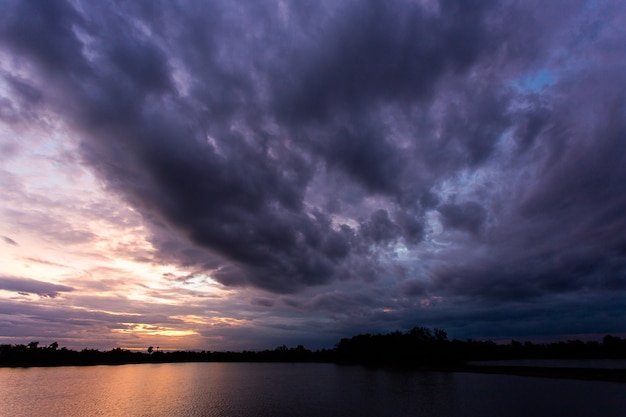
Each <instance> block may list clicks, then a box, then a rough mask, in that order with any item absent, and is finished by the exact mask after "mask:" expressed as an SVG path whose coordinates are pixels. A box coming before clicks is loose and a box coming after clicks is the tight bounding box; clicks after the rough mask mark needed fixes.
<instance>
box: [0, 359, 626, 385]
mask: <svg viewBox="0 0 626 417" xmlns="http://www.w3.org/2000/svg"><path fill="white" fill-rule="evenodd" d="M163 363H275V364H278V363H328V364H335V365H341V366H368V367H372V366H371V365H366V364H357V363H354V364H341V363H337V362H311V361H309V362H306V361H158V362H157V361H154V362H130V361H129V362H119V363H111V362H109V363H97V362H94V363H64V364H54V363H50V364H44V363H38V364H10V365H8V364H1V365H0V368H57V367H64V366H80V367H83V366H119V365H141V364H163ZM374 368H387V369H390V370H396V371H417V372H460V373H475V374H491V375H511V376H525V377H534V378H554V379H572V380H581V381H601V382H617V383H626V369H606V368H559V367H540V366H507V365H491V366H485V365H462V366H452V367H447V366H441V367H437V366H434V367H430V366H426V367H420V366H418V367H415V366H407V367H398V366H391V367H386V366H374Z"/></svg>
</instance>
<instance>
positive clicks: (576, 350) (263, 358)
mask: <svg viewBox="0 0 626 417" xmlns="http://www.w3.org/2000/svg"><path fill="white" fill-rule="evenodd" d="M506 359H626V339H622V338H620V337H617V336H611V335H607V336H605V337H604V338H603V339H602V341H588V342H583V341H580V340H570V341H565V342H556V343H549V344H536V343H532V342H523V343H522V342H519V341H515V340H512V341H511V343H509V344H496V343H494V342H493V341H489V340H487V341H475V340H472V339H467V340H465V341H461V340H457V339H453V340H449V339H448V336H447V333H446V332H445V331H444V330H442V329H432V330H431V329H429V328H426V327H415V328H413V329H411V330H409V331H407V332H400V331H395V332H391V333H386V334H369V333H367V334H359V335H356V336H353V337H350V338H343V339H341V340H340V341H339V342H338V343H337V344H336V345H335V346H334V347H333V348H332V349H320V350H315V351H312V350H309V349H306V348H305V347H304V346H302V345H298V346H297V347H291V348H290V347H287V346H285V345H283V346H279V347H277V348H275V349H272V350H262V351H246V350H244V351H241V352H231V351H223V352H220V351H204V350H203V351H173V352H167V351H165V352H164V351H160V350H159V348H157V349H156V350H155V349H154V348H153V347H152V346H150V347H149V348H147V349H146V351H145V352H137V351H130V350H127V349H122V348H119V347H118V348H115V349H112V350H109V351H99V350H96V349H83V350H81V351H75V350H70V349H67V348H65V347H62V348H59V345H58V343H56V342H54V343H51V344H50V345H48V346H40V345H39V342H30V343H28V344H25V345H24V344H18V345H11V344H3V345H0V366H58V365H97V364H103V365H104V364H131V363H165V362H328V363H340V364H363V365H374V366H377V365H382V366H385V365H389V366H398V367H421V368H437V369H445V368H459V367H463V366H464V365H465V364H466V363H467V362H469V361H479V360H506Z"/></svg>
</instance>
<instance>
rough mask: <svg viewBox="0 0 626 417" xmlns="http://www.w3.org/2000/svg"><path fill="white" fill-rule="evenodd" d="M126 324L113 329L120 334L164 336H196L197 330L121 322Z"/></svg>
mask: <svg viewBox="0 0 626 417" xmlns="http://www.w3.org/2000/svg"><path fill="white" fill-rule="evenodd" d="M122 324H123V325H125V326H128V327H127V328H125V329H113V331H114V332H116V333H122V334H134V335H136V334H140V335H146V336H165V337H181V336H196V335H198V332H196V331H195V330H176V329H173V328H171V327H161V326H155V325H152V324H143V323H122Z"/></svg>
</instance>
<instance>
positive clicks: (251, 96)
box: [0, 0, 626, 350]
mask: <svg viewBox="0 0 626 417" xmlns="http://www.w3.org/2000/svg"><path fill="white" fill-rule="evenodd" d="M305 3H306V2H298V1H293V2H282V1H278V2H272V1H269V2H234V3H233V2H231V1H214V2H202V1H200V2H194V1H186V0H181V1H176V2H139V3H136V2H130V3H122V4H118V3H116V2H87V1H81V0H76V1H54V2H52V1H50V2H48V1H44V2H37V1H17V0H7V1H5V2H3V5H2V13H1V14H2V16H1V17H0V343H28V342H30V341H40V342H41V343H42V344H49V343H52V342H54V341H56V342H58V343H59V345H61V346H67V347H69V348H75V349H82V348H85V347H90V348H103V349H109V348H114V347H119V346H123V347H125V348H129V349H145V348H147V347H148V346H161V347H163V346H167V348H168V349H169V348H171V349H198V350H203V349H207V350H216V349H224V350H226V349H265V348H273V347H275V346H279V345H283V344H286V345H299V344H304V345H306V346H307V347H310V348H320V347H331V346H333V345H334V344H335V343H336V342H337V341H338V340H339V339H340V338H342V337H346V336H350V335H353V334H357V333H364V332H371V333H379V332H387V331H392V330H396V329H400V330H406V329H411V328H413V327H415V326H428V327H440V328H444V329H446V330H447V331H448V333H449V335H450V336H451V337H452V338H454V337H458V338H461V339H465V338H470V337H471V338H475V339H480V338H494V339H498V340H505V339H510V338H517V339H525V338H529V339H533V338H542V337H548V336H549V337H558V336H559V335H569V336H571V335H589V334H593V335H601V334H605V333H614V334H624V332H626V233H625V231H626V216H625V215H624V213H626V51H625V50H624V45H626V30H625V29H624V27H625V26H624V21H626V3H624V2H623V1H617V0H615V1H613V0H605V1H591V0H589V1H585V0H581V1H560V0H558V1H551V2H547V4H546V3H545V2H539V1H528V2H509V1H501V2H489V1H485V2H468V1H461V0H458V1H457V0H450V1H449V0H445V1H444V0H441V1H437V0H433V1H408V0H407V1H403V0H401V1H393V2H360V1H355V2H352V1H346V2H335V1H319V2H313V3H311V4H309V3H306V4H307V5H305Z"/></svg>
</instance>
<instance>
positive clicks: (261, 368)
mask: <svg viewBox="0 0 626 417" xmlns="http://www.w3.org/2000/svg"><path fill="white" fill-rule="evenodd" d="M624 410H626V384H620V383H610V382H597V381H576V380H561V379H547V378H531V377H520V376H508V375H485V374H470V373H445V372H420V371H406V372H399V371H390V370H383V369H368V368H365V367H361V366H340V365H334V364H307V363H169V364H141V365H118V366H85V367H72V366H68V367H57V368H54V367H50V368H0V415H2V416H11V417H17V416H36V415H45V416H65V417H67V416H81V417H84V416H168V417H169V416H207V417H218V416H229V417H233V416H272V417H280V416H290V417H294V416H423V417H431V416H464V417H470V416H480V417H488V416H535V417H540V416H568V417H575V416H603V417H611V416H616V417H617V416H619V417H623V416H624Z"/></svg>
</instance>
